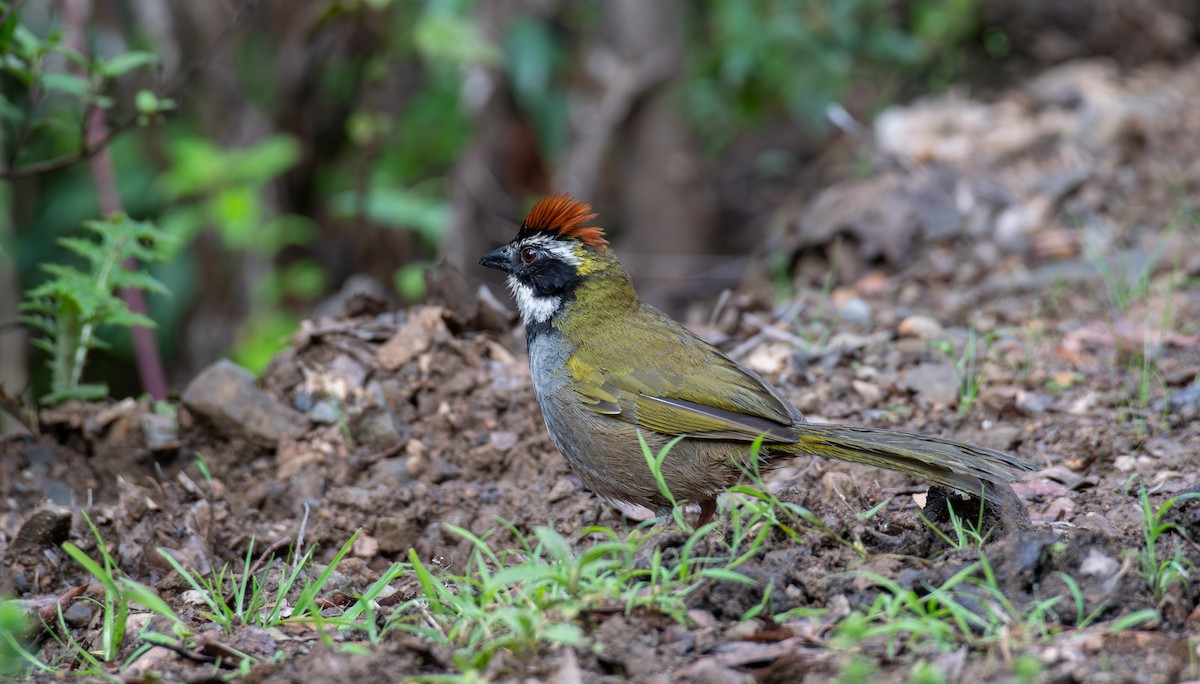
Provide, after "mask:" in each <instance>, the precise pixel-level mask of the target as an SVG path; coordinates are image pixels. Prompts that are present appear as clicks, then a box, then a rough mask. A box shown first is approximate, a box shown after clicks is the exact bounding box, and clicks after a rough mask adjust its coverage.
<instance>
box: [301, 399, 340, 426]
mask: <svg viewBox="0 0 1200 684" xmlns="http://www.w3.org/2000/svg"><path fill="white" fill-rule="evenodd" d="M341 417H342V410H341V409H340V408H338V405H337V402H335V401H333V400H332V399H322V400H320V401H318V402H317V403H315V404H313V407H312V409H310V410H309V412H308V418H309V420H311V421H312V422H314V423H317V424H318V425H332V424H334V423H336V422H338V420H339V419H340V418H341Z"/></svg>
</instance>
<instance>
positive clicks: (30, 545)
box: [13, 504, 71, 553]
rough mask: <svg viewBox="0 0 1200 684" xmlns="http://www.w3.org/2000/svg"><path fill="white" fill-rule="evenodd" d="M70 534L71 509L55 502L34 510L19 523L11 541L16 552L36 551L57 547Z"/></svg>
mask: <svg viewBox="0 0 1200 684" xmlns="http://www.w3.org/2000/svg"><path fill="white" fill-rule="evenodd" d="M70 535H71V510H70V509H68V508H65V507H63V506H58V505H56V504H45V505H43V506H41V507H40V508H38V509H37V510H35V511H34V512H33V514H32V515H30V516H29V518H28V519H27V520H26V521H25V522H24V523H23V524H22V525H21V529H20V531H18V532H17V538H16V540H14V541H13V551H14V552H17V553H38V552H41V551H42V550H44V549H51V548H57V547H58V545H59V544H61V543H63V542H65V541H66V540H67V537H69V536H70Z"/></svg>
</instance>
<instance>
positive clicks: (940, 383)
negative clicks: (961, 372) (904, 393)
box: [900, 363, 958, 406]
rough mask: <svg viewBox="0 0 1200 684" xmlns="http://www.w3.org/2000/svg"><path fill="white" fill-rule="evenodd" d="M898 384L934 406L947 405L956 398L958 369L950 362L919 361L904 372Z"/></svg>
mask: <svg viewBox="0 0 1200 684" xmlns="http://www.w3.org/2000/svg"><path fill="white" fill-rule="evenodd" d="M900 386H901V387H903V388H905V389H907V390H910V391H913V392H916V394H917V396H919V397H920V398H921V399H922V400H924V401H926V402H928V403H930V404H932V405H934V406H949V405H951V404H953V403H954V402H955V401H956V400H957V399H958V371H956V370H954V365H953V364H950V363H921V364H918V365H917V366H915V367H914V368H912V369H910V370H909V371H908V372H907V373H904V375H903V376H902V377H901V380H900Z"/></svg>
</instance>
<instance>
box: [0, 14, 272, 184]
mask: <svg viewBox="0 0 1200 684" xmlns="http://www.w3.org/2000/svg"><path fill="white" fill-rule="evenodd" d="M21 2H22V0H18V1H17V2H14V3H13V4H12V5H11V6H10V7H9V9H8V13H11V12H12V11H13V10H15V9H16V7H17V6H18V5H20V4H21ZM257 6H258V0H245V1H244V2H242V3H241V4H240V5H238V6H237V8H236V9H234V11H233V17H232V18H230V20H229V23H228V24H226V25H225V27H224V28H223V29H222V30H221V33H220V34H219V35H218V36H217V37H216V39H214V40H213V42H212V44H211V45H209V46H208V47H207V48H206V49H205V50H204V54H202V55H200V56H199V57H197V58H196V59H194V60H192V61H191V63H190V64H188V66H187V68H185V69H181V70H180V71H179V72H178V73H176V74H175V76H173V77H172V78H171V81H170V82H169V83H167V84H166V85H165V86H163V87H162V88H156V89H155V95H156V96H158V97H159V99H163V98H170V99H175V100H179V99H180V97H179V93H180V92H181V91H182V90H183V87H184V86H185V85H187V84H188V82H189V81H191V80H192V78H194V77H195V76H196V74H198V73H200V72H201V71H203V70H204V69H205V68H207V67H208V65H209V64H211V63H212V61H213V59H214V58H215V57H216V54H217V52H218V50H219V49H220V48H221V47H223V46H224V44H225V41H226V40H228V38H229V36H230V35H232V34H233V31H234V29H235V28H237V27H238V26H239V25H240V24H241V22H242V21H243V19H244V18H245V16H246V15H248V14H251V13H252V12H253V11H254V10H255V9H257ZM8 13H5V15H4V18H5V19H7V18H8ZM65 16H66V15H65V13H64V24H65V23H66V21H65ZM0 23H3V20H0ZM68 33H69V29H68ZM80 54H83V52H82V51H80ZM138 117H139V115H137V114H133V115H131V116H129V117H128V118H126V119H124V120H123V121H121V122H119V123H115V124H109V123H108V122H107V121H105V124H106V126H105V127H106V129H107V130H106V131H105V133H104V135H103V136H100V137H98V138H95V139H89V138H88V137H87V136H83V137H82V138H81V139H80V147H79V150H77V151H75V152H71V153H69V154H64V155H60V156H57V157H53V158H51V159H43V160H42V161H38V162H33V163H30V164H25V165H23V166H19V167H18V166H15V165H12V164H10V168H7V169H5V170H3V171H2V172H0V179H5V180H15V179H18V178H28V177H30V176H39V175H41V174H45V173H50V172H52V171H58V170H59V169H65V168H67V167H69V166H74V165H75V164H78V163H79V162H81V161H84V160H88V159H91V158H92V157H94V156H96V155H97V154H100V152H102V151H103V150H104V149H106V148H107V147H108V145H109V144H110V143H112V141H113V140H115V139H116V137H117V136H119V135H120V134H122V133H124V132H125V131H127V130H129V129H131V128H133V127H134V126H136V125H137V123H138ZM85 120H86V119H85ZM21 138H22V136H20V135H18V144H17V145H15V146H14V152H13V155H14V156H13V160H14V161H15V159H16V154H18V152H19V150H20V149H21V148H22V147H23V145H21V144H20V141H21Z"/></svg>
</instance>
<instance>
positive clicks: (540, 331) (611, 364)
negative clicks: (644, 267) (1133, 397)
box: [479, 193, 1034, 527]
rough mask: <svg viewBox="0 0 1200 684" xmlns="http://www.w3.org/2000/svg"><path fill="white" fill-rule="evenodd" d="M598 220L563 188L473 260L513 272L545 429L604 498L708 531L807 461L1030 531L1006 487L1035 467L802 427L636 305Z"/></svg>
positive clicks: (931, 441)
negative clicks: (964, 500)
mask: <svg viewBox="0 0 1200 684" xmlns="http://www.w3.org/2000/svg"><path fill="white" fill-rule="evenodd" d="M596 217H597V214H596V213H595V212H593V211H592V208H591V206H590V205H589V204H587V203H585V202H582V201H580V200H578V199H576V198H575V197H573V196H571V195H569V194H565V193H564V194H557V195H551V196H548V197H545V198H543V199H541V200H540V201H538V202H537V203H536V204H535V205H534V206H533V208H532V209H531V210H530V211H529V213H528V215H527V216H526V217H525V220H524V221H523V222H522V224H521V227H520V229H519V230H518V232H517V235H516V237H515V238H513V239H512V241H510V242H509V243H508V244H505V245H502V246H500V247H498V248H496V249H494V250H492V251H491V252H488V253H487V254H485V255H484V256H483V257H481V258H480V260H479V263H480V265H482V266H485V267H488V268H493V269H498V270H500V271H503V272H504V273H505V274H507V277H506V281H507V285H508V288H509V290H510V291H511V293H512V296H513V298H514V299H515V301H516V305H517V309H518V310H519V312H520V315H521V319H522V322H523V324H524V327H525V335H526V342H527V345H526V346H527V350H528V355H529V368H530V374H531V377H532V384H533V389H534V394H535V395H536V397H537V402H538V405H539V407H540V408H541V412H542V417H543V418H544V420H545V424H546V430H547V432H549V434H550V438H551V441H553V442H554V445H555V446H556V447H557V448H558V450H559V451H560V452H561V453H562V455H563V456H564V457H565V458H566V460H567V462H568V463H569V464H570V466H571V468H572V470H574V472H575V473H576V474H577V475H578V476H579V478H580V480H582V481H583V483H584V485H586V486H587V487H588V488H589V489H591V490H592V491H593V492H595V493H596V494H597V495H599V496H600V497H602V498H604V499H607V500H610V501H623V502H628V503H632V504H639V505H642V506H645V507H647V508H650V509H651V510H654V511H656V512H657V513H658V514H659V515H660V516H661V515H664V514H665V513H668V512H670V511H671V510H672V508H673V506H675V505H679V504H682V503H684V502H688V503H694V504H699V507H700V513H699V516H698V518H697V520H696V526H697V527H701V526H703V525H705V524H706V523H708V522H709V521H710V520H711V519H712V518H713V516H714V514H715V513H716V511H717V499H718V497H719V496H720V495H721V494H722V493H723V492H725V491H726V490H728V489H729V488H730V487H732V486H734V485H735V484H737V483H738V481H739V480H740V479H741V478H742V477H743V476H744V474H745V473H746V472H748V471H754V470H755V466H756V465H760V464H765V465H767V466H769V465H770V464H771V463H773V462H775V461H777V460H778V459H780V458H786V457H793V456H798V455H812V456H821V457H825V458H833V459H840V460H843V461H850V462H854V463H862V464H867V465H871V466H877V467H880V468H886V469H890V470H895V471H899V472H902V473H908V474H910V475H916V476H919V477H923V478H925V479H927V480H930V481H932V482H934V483H937V484H940V485H944V486H946V487H949V488H952V489H955V490H958V491H960V492H963V493H965V494H967V495H970V496H973V497H976V498H978V497H982V498H983V499H984V500H985V501H986V502H991V503H993V504H997V505H998V506H999V512H1000V519H1001V521H1002V522H1003V524H1005V525H1006V526H1007V525H1009V524H1010V523H1014V522H1015V524H1017V525H1018V526H1022V527H1027V526H1028V516H1027V514H1026V513H1025V509H1024V505H1023V504H1022V502H1021V500H1020V498H1019V497H1018V496H1017V495H1016V493H1015V492H1014V491H1013V489H1012V486H1011V483H1013V482H1016V481H1018V473H1019V472H1020V471H1027V470H1033V469H1034V466H1033V465H1032V464H1030V463H1028V462H1027V461H1025V460H1022V459H1020V458H1018V457H1016V456H1013V455H1010V454H1007V453H1005V452H1002V451H997V450H994V449H988V448H985V447H981V446H976V445H973V444H966V443H963V442H957V441H954V440H951V439H945V438H942V437H934V436H929V435H922V434H916V433H909V432H900V431H895V430H887V429H878V428H873V427H862V426H855V425H836V424H825V423H809V422H807V421H806V420H805V418H804V415H803V414H802V413H801V412H800V411H799V410H798V409H797V408H796V407H795V406H793V405H792V404H791V403H790V402H789V401H788V400H787V399H786V398H785V397H784V395H783V394H782V393H781V392H780V391H779V390H778V389H776V388H775V387H773V386H771V385H770V384H769V383H768V382H767V381H766V380H764V379H763V378H762V377H760V376H759V375H758V374H757V373H755V372H754V371H752V370H750V369H749V368H746V367H745V366H743V365H741V364H740V363H738V362H736V361H734V360H733V359H730V358H729V357H728V356H726V355H725V354H723V353H722V352H721V351H720V350H719V349H717V348H716V347H714V346H713V345H711V344H709V343H708V342H706V341H704V340H703V339H701V338H700V337H698V336H697V335H695V334H693V333H692V332H691V331H689V330H688V329H687V328H685V327H684V326H683V325H681V324H679V323H678V322H676V321H675V320H673V319H672V318H670V317H669V316H667V315H666V314H665V313H663V312H661V311H659V310H658V309H656V308H654V307H653V306H651V305H649V304H647V303H646V302H644V301H642V299H641V298H640V297H639V296H638V294H637V291H636V290H635V288H634V285H633V281H632V279H631V277H630V275H629V271H628V270H626V268H625V267H624V266H623V265H622V264H621V262H620V261H619V260H618V259H617V257H616V255H615V254H614V253H613V251H612V249H610V247H609V243H608V239H607V237H606V235H605V232H604V229H603V228H601V227H600V226H598V225H595V223H594V219H596ZM641 440H644V441H645V444H646V445H647V446H648V447H649V448H650V449H651V450H652V453H654V454H659V453H660V452H661V450H663V449H664V448H666V447H668V446H669V450H667V451H666V453H665V456H663V459H662V461H661V464H660V465H659V473H660V475H661V478H662V481H663V484H665V485H666V489H667V492H666V493H664V492H663V491H662V490H663V487H661V486H660V484H659V480H658V476H656V475H655V473H654V472H653V471H652V470H651V467H650V464H649V462H648V460H647V457H646V455H645V453H644V452H643V448H642V446H641V445H642V442H641ZM759 440H761V441H759ZM756 441H757V445H756V444H755V443H756ZM673 442H674V443H673ZM752 446H758V448H756V449H754V448H751V447H752ZM755 459H758V460H759V464H756V463H755Z"/></svg>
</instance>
